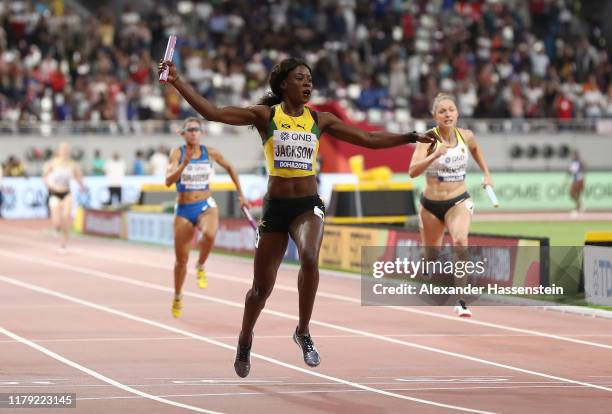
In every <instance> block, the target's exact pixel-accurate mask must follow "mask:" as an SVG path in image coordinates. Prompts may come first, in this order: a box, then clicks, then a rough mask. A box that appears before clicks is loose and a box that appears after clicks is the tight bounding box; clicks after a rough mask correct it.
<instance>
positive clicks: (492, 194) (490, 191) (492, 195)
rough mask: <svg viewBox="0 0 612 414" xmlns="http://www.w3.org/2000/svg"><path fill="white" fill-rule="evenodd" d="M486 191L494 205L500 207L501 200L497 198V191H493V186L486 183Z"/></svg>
mask: <svg viewBox="0 0 612 414" xmlns="http://www.w3.org/2000/svg"><path fill="white" fill-rule="evenodd" d="M485 191H486V192H487V195H488V196H489V200H491V203H493V207H495V208H497V207H499V201H498V200H497V196H496V195H495V191H493V187H491V186H490V185H485Z"/></svg>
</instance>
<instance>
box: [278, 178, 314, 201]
mask: <svg viewBox="0 0 612 414" xmlns="http://www.w3.org/2000/svg"><path fill="white" fill-rule="evenodd" d="M314 194H317V178H316V176H314V175H308V176H306V177H291V178H285V177H277V176H273V175H272V176H270V178H269V179H268V197H270V198H298V197H308V196H311V195H314Z"/></svg>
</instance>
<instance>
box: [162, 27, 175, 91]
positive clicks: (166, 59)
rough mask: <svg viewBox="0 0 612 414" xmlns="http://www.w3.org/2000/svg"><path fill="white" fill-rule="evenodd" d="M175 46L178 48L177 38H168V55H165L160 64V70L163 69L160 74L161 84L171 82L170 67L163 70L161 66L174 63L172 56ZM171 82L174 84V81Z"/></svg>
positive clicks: (166, 66) (173, 36)
mask: <svg viewBox="0 0 612 414" xmlns="http://www.w3.org/2000/svg"><path fill="white" fill-rule="evenodd" d="M175 46H176V36H175V35H170V37H169V38H168V43H167V44H166V53H164V59H163V60H162V62H161V63H160V69H163V70H161V72H160V74H159V82H160V83H166V82H168V81H169V80H168V72H169V69H170V68H169V67H168V65H165V67H164V68H161V66H162V65H163V64H164V62H172V56H173V55H174V47H175ZM169 82H170V83H172V82H174V80H170V81H169Z"/></svg>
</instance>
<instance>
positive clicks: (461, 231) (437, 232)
mask: <svg viewBox="0 0 612 414" xmlns="http://www.w3.org/2000/svg"><path fill="white" fill-rule="evenodd" d="M431 113H432V115H433V119H434V121H436V127H435V128H433V129H432V130H430V131H428V132H427V134H428V135H430V136H434V137H436V138H437V139H438V140H439V141H438V142H436V143H435V144H434V145H433V146H429V147H428V146H427V145H425V144H418V145H417V147H416V150H415V152H414V154H413V156H412V161H411V163H410V169H409V173H410V176H411V177H413V178H414V177H417V176H419V175H421V174H423V173H425V175H426V176H427V180H426V184H425V189H424V190H423V194H422V196H421V209H420V212H419V225H420V231H421V241H422V243H423V246H425V247H429V248H434V249H433V251H432V250H430V251H429V252H428V255H432V254H436V252H435V250H437V249H439V248H440V247H441V246H442V238H443V237H444V230H445V229H447V230H448V233H449V234H450V237H451V239H452V243H453V246H455V248H459V249H461V250H463V251H464V252H465V251H467V246H468V234H469V232H470V224H471V222H472V214H473V213H474V203H473V202H472V199H471V198H470V195H469V194H468V192H467V187H466V185H465V173H466V169H467V164H468V150H469V153H471V154H472V156H473V157H474V160H475V161H476V163H477V164H478V166H479V167H480V169H481V170H482V172H483V173H484V179H483V182H482V185H483V186H485V185H490V186H493V180H492V179H491V174H490V173H489V168H488V167H487V163H486V162H485V159H484V156H483V154H482V151H481V150H480V147H479V146H478V143H477V142H476V139H475V138H474V133H473V132H472V131H470V130H469V129H463V128H457V119H458V118H459V112H458V110H457V106H456V105H455V100H454V98H453V97H452V96H450V95H446V94H438V95H437V96H436V97H435V99H434V102H433V105H432V109H431ZM430 257H431V256H430ZM455 311H456V312H457V314H458V315H459V316H471V312H470V310H469V309H468V308H467V306H466V304H465V301H463V300H459V302H458V303H457V306H456V307H455Z"/></svg>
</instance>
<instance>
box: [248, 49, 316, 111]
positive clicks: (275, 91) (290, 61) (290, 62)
mask: <svg viewBox="0 0 612 414" xmlns="http://www.w3.org/2000/svg"><path fill="white" fill-rule="evenodd" d="M298 66H305V67H306V68H307V69H308V70H309V71H310V72H311V73H312V69H310V66H308V64H307V63H306V62H305V61H304V60H302V59H299V58H287V59H283V60H282V61H281V62H280V63H278V64H276V65H275V66H274V67H273V68H272V72H270V82H269V83H270V89H271V91H270V92H268V93H267V94H266V95H265V96H264V97H263V98H261V99H260V100H259V105H266V106H274V105H278V104H279V103H281V102H282V101H283V93H282V90H281V83H282V82H283V81H284V80H285V79H287V75H289V72H291V71H292V70H293V69H295V68H297V67H298Z"/></svg>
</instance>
